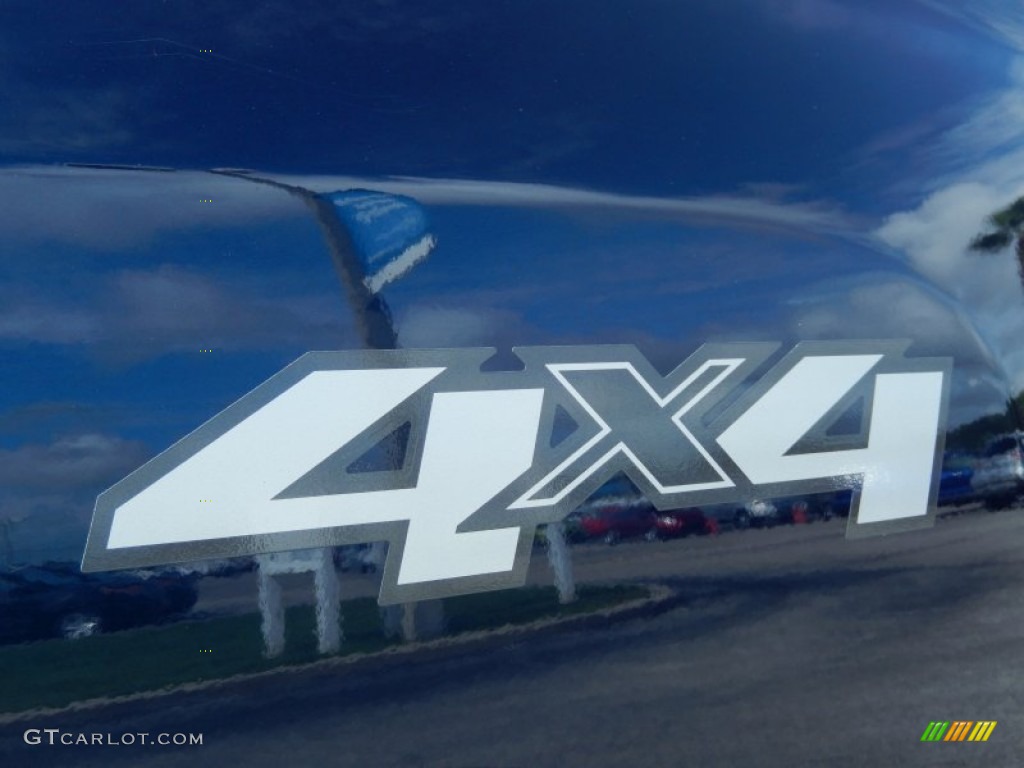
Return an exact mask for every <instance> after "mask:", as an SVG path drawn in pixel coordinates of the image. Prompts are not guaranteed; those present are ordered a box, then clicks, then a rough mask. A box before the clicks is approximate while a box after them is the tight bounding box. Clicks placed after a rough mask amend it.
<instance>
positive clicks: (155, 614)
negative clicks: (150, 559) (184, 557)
mask: <svg viewBox="0 0 1024 768" xmlns="http://www.w3.org/2000/svg"><path fill="white" fill-rule="evenodd" d="M197 580H198V576H194V575H192V576H183V575H180V574H177V573H154V574H149V573H142V572H116V573H109V574H83V573H81V572H80V571H79V569H78V566H77V564H75V563H47V564H45V565H42V566H24V567H20V568H12V569H9V570H6V571H3V572H0V603H3V605H4V610H3V613H2V614H0V642H2V643H17V642H27V641H31V640H41V639H44V638H48V637H60V636H64V637H77V636H81V635H82V634H92V633H93V632H96V631H100V630H102V631H113V630H120V629H128V628H130V627H138V626H143V625H145V624H154V623H157V622H160V621H162V620H164V619H167V618H169V617H172V616H175V615H179V614H183V613H185V612H187V611H188V610H189V609H191V608H192V606H193V605H195V602H196V598H197V595H198V593H197V591H196V581H197Z"/></svg>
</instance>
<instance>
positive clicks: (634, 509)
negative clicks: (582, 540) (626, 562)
mask: <svg viewBox="0 0 1024 768" xmlns="http://www.w3.org/2000/svg"><path fill="white" fill-rule="evenodd" d="M654 518H655V514H654V508H653V507H650V506H648V505H643V504H633V505H623V506H608V507H598V508H597V509H591V510H588V511H587V512H584V513H583V516H582V517H581V518H580V528H582V529H583V533H585V534H586V535H587V536H588V537H589V538H599V537H600V538H603V539H604V541H605V543H606V544H615V543H616V542H617V541H618V540H619V539H625V538H629V537H630V536H643V535H644V534H646V533H647V532H648V531H650V530H651V529H653V528H654Z"/></svg>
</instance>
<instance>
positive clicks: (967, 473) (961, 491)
mask: <svg viewBox="0 0 1024 768" xmlns="http://www.w3.org/2000/svg"><path fill="white" fill-rule="evenodd" d="M973 478H974V469H973V468H972V467H971V465H970V460H969V459H968V458H967V457H964V456H960V455H959V454H952V453H948V454H946V457H945V458H944V459H943V461H942V476H941V479H940V480H939V499H938V502H939V506H940V507H945V506H958V505H960V504H967V503H968V502H971V501H973V500H974V499H975V498H976V497H977V492H976V491H975V490H974V484H973V482H972V480H973Z"/></svg>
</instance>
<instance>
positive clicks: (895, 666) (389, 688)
mask: <svg viewBox="0 0 1024 768" xmlns="http://www.w3.org/2000/svg"><path fill="white" fill-rule="evenodd" d="M843 525H844V523H842V522H839V521H834V522H831V523H827V524H820V523H818V524H814V525H810V526H803V527H797V528H777V529H773V530H768V531H759V530H755V531H747V532H744V533H736V534H729V535H722V536H721V537H719V538H717V539H687V540H683V541H677V542H671V543H667V544H659V543H648V542H638V543H635V544H634V543H629V544H623V545H620V546H618V547H612V548H608V547H604V546H598V545H594V546H585V547H579V548H577V549H575V550H574V557H575V560H576V563H577V570H578V573H579V574H580V576H581V577H582V579H584V580H591V579H610V578H631V577H634V576H641V575H643V576H646V577H652V576H654V577H659V578H664V579H666V580H669V581H672V582H673V583H674V584H676V586H677V587H678V588H679V589H680V590H681V591H682V598H681V599H680V600H679V601H678V602H677V603H676V604H674V606H673V607H670V608H669V609H667V610H665V611H664V612H662V613H660V614H658V615H656V616H652V617H649V618H645V619H637V620H633V621H629V622H625V623H622V624H616V625H612V626H608V627H604V628H601V629H594V628H588V629H573V630H566V631H564V632H560V633H555V634H550V635H544V636H539V637H533V638H522V637H521V638H518V639H517V641H516V642H515V643H514V644H511V645H509V646H507V647H502V648H484V649H477V650H467V651H466V652H465V653H459V654H449V655H447V656H445V657H444V658H440V659H438V658H429V659H422V658H413V659H410V660H409V661H408V662H406V663H400V664H394V665H391V666H390V667H387V668H385V669H383V670H381V669H377V670H374V671H369V670H365V671H361V670H360V669H359V668H358V667H353V668H348V669H345V670H337V671H331V672H324V671H320V672H303V673H295V674H291V675H282V676H279V677H277V678H274V679H271V680H263V681H254V682H252V683H246V684H244V685H241V686H235V687H229V688H226V689H224V690H221V691H217V690H211V691H204V692H202V693H194V694H176V695H174V696H171V697H166V698H163V699H159V700H155V701H152V702H136V703H133V704H132V705H131V706H130V707H129V706H122V707H111V708H109V709H107V710H103V711H95V712H82V713H69V714H66V715H61V716H59V717H57V718H50V719H48V720H47V722H46V723H40V724H39V725H38V727H60V728H65V729H70V730H74V731H86V732H90V733H91V732H94V731H103V732H105V731H108V730H113V731H114V732H116V733H123V732H128V731H131V732H140V731H147V732H151V733H155V732H160V731H169V730H170V731H192V732H203V733H204V734H205V743H204V746H203V747H201V748H191V749H189V748H175V749H172V748H156V749H154V748H152V747H149V748H138V747H136V748H128V747H119V748H116V749H115V748H102V749H101V748H93V747H89V748H85V747H83V748H77V749H76V748H73V747H65V748H57V747H52V748H46V750H45V751H43V749H44V748H42V747H33V748H29V747H25V746H24V745H22V744H21V743H20V733H21V729H23V728H24V727H25V726H24V725H23V724H22V725H19V726H18V727H17V728H18V730H17V731H16V732H15V733H11V731H10V729H9V728H7V729H4V730H3V731H0V733H2V734H3V737H2V738H0V764H5V765H6V764H11V761H9V760H6V758H11V760H12V761H13V764H20V763H19V762H18V761H19V760H24V759H27V756H28V755H30V754H31V755H32V756H33V757H34V759H35V761H36V762H38V764H44V763H50V764H52V763H53V762H54V761H57V760H58V757H57V755H55V754H54V753H53V750H54V749H59V751H60V755H59V760H60V761H62V762H63V763H64V764H69V765H97V766H98V765H115V766H122V765H123V766H128V765H132V766H135V765H141V766H174V765H184V764H187V765H189V766H190V768H199V767H200V766H207V765H210V766H214V765H221V764H223V763H225V762H231V761H244V764H245V765H246V766H275V768H276V767H277V766H280V765H282V764H289V765H317V764H322V765H346V766H348V765H352V766H421V765H422V766H463V767H465V768H469V767H470V766H494V767H495V768H497V767H498V766H526V765H529V766H532V767H535V768H542V767H544V766H566V765H573V766H575V765H585V766H588V767H590V766H641V765H642V766H673V768H674V767H675V766H681V765H700V766H704V765H707V766H711V765H726V766H732V765H736V766H740V765H744V766H745V765H757V766H812V765H813V766H817V765H830V766H879V765H907V766H917V765H921V766H925V765H927V766H943V765H992V766H1008V765H1017V764H1019V755H1020V754H1021V753H1022V750H1024V703H1022V700H1021V697H1020V691H1021V688H1022V683H1024V679H1022V676H1021V672H1020V671H1019V670H1020V669H1022V668H1024V600H1022V599H1021V595H1022V591H1024V513H1022V512H1020V511H1011V512H1005V513H1000V514H986V513H974V514H967V515H962V516H959V517H954V518H951V519H949V520H945V521H941V522H940V523H939V524H938V526H937V527H936V528H935V529H934V530H932V531H926V532H917V533H908V534H900V535H895V536H891V537H887V538H883V539H868V540H861V541H845V540H844V539H842V537H841V535H840V534H841V532H842V528H843ZM538 554H539V553H538ZM535 560H536V561H537V562H536V563H535V566H534V568H533V571H532V576H533V577H534V578H540V576H541V575H544V570H543V569H544V563H543V558H542V557H536V558H535ZM937 719H943V720H957V719H960V720H979V719H989V720H997V721H999V725H998V726H997V727H996V729H995V731H994V733H993V735H992V737H991V739H990V741H989V742H988V743H985V744H970V743H964V744H942V743H939V744H922V743H920V742H919V739H920V736H921V734H922V732H923V731H924V729H925V726H927V724H928V722H929V721H931V720H937ZM32 750H35V752H34V753H33V752H32Z"/></svg>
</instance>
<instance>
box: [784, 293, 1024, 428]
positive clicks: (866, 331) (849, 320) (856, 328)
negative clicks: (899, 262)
mask: <svg viewBox="0 0 1024 768" xmlns="http://www.w3.org/2000/svg"><path fill="white" fill-rule="evenodd" d="M806 293H807V295H808V296H810V297H811V298H803V299H800V300H795V301H792V302H790V304H789V307H788V310H789V312H788V317H787V318H786V319H784V320H783V322H784V323H785V324H787V325H788V330H787V331H784V332H783V333H782V334H781V336H782V337H783V338H785V337H786V336H789V335H793V336H795V337H797V338H800V339H823V340H831V339H894V338H906V339H909V340H911V341H912V344H911V346H910V348H909V349H908V351H907V354H908V356H910V357H927V356H937V357H947V356H949V355H952V356H953V357H954V370H953V381H952V390H951V397H950V409H951V412H950V419H951V422H952V423H954V424H959V423H962V422H965V421H969V420H971V419H974V418H976V417H978V416H981V415H984V414H987V413H991V412H993V411H997V410H998V411H1001V410H1002V408H1003V407H1004V405H1005V401H1004V399H1005V397H1006V385H1007V382H1006V380H1005V378H1004V375H1003V371H1002V370H1001V368H1000V365H999V363H997V362H996V360H995V359H994V358H993V357H992V355H991V353H990V350H989V348H988V346H987V345H986V343H985V342H984V341H983V340H982V339H981V338H980V337H979V336H978V335H977V333H975V331H974V328H973V326H972V323H971V321H970V320H969V319H968V318H967V317H966V316H965V314H964V312H963V311H962V310H961V309H960V308H959V307H958V306H957V305H956V303H955V302H953V301H951V300H950V299H949V298H948V297H947V296H944V295H942V294H940V293H939V292H937V291H935V290H934V289H932V288H930V287H929V286H927V285H926V284H924V283H921V282H916V281H913V280H909V279H899V278H894V277H893V276H891V275H882V274H879V275H867V276H863V275H862V276H858V277H856V278H852V279H849V280H842V281H829V282H828V283H825V284H821V285H818V286H809V287H808V288H807V291H806Z"/></svg>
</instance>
